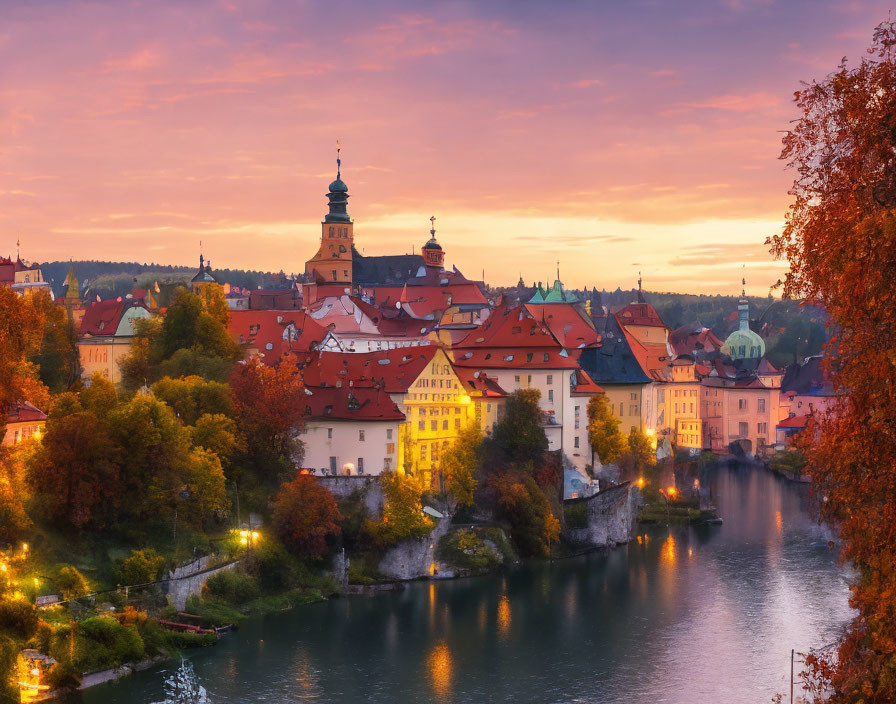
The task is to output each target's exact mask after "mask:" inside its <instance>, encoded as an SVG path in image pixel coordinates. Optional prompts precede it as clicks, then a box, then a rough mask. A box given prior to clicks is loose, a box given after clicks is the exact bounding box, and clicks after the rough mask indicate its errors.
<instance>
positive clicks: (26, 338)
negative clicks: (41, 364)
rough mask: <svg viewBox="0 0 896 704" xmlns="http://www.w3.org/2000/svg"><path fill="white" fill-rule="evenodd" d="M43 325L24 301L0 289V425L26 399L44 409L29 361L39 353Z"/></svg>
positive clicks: (45, 395) (39, 384) (36, 371)
mask: <svg viewBox="0 0 896 704" xmlns="http://www.w3.org/2000/svg"><path fill="white" fill-rule="evenodd" d="M43 322H44V321H43V320H42V318H41V317H40V316H39V315H37V314H36V312H35V310H34V309H33V308H32V307H31V305H30V303H29V301H28V299H27V298H25V297H21V296H19V295H18V294H17V293H16V292H15V291H13V290H12V289H11V288H9V287H8V286H0V424H3V425H5V423H6V413H7V411H8V410H9V407H10V406H11V405H12V404H13V403H15V402H17V401H22V400H26V399H28V400H30V401H31V402H32V403H35V404H37V405H39V406H40V407H43V408H46V401H48V400H49V396H48V393H47V390H46V387H45V386H44V384H43V383H42V382H41V381H40V378H39V369H38V368H37V366H36V365H34V364H32V363H30V362H29V359H30V358H31V357H32V356H33V355H35V354H37V353H38V351H39V350H40V343H41V341H42V339H43ZM37 396H40V398H37ZM0 427H2V426H0Z"/></svg>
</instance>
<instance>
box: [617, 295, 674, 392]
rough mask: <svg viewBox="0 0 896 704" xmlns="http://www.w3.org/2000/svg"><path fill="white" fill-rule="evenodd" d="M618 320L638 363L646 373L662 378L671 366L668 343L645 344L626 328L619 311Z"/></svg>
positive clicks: (655, 377)
mask: <svg viewBox="0 0 896 704" xmlns="http://www.w3.org/2000/svg"><path fill="white" fill-rule="evenodd" d="M633 305H648V304H633ZM616 320H617V322H618V323H619V326H620V327H621V328H622V332H623V334H625V339H626V340H627V341H628V344H629V346H630V347H631V349H632V354H634V355H635V359H637V360H638V364H640V365H641V369H643V370H644V373H645V374H647V375H648V376H650V377H652V378H654V379H661V378H662V377H663V372H664V370H665V369H666V368H667V367H668V366H669V362H670V360H669V350H668V349H667V348H666V345H653V344H645V343H643V342H641V341H640V340H638V338H636V337H635V336H634V335H632V334H631V333H630V332H629V331H628V330H626V329H625V323H624V321H622V320H621V319H620V318H619V314H618V313H617V314H616ZM638 324H641V323H638Z"/></svg>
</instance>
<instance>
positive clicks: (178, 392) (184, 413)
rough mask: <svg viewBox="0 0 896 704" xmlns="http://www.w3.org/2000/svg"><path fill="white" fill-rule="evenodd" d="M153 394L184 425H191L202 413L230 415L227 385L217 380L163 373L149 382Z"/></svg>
mask: <svg viewBox="0 0 896 704" xmlns="http://www.w3.org/2000/svg"><path fill="white" fill-rule="evenodd" d="M152 392H153V394H154V395H155V397H156V398H157V399H159V400H161V401H164V402H165V403H167V404H168V405H169V406H171V408H173V409H174V412H175V413H176V414H177V416H178V417H179V418H180V419H181V421H182V422H183V423H184V425H195V424H196V421H197V420H198V419H199V417H200V416H202V415H204V414H221V415H224V416H231V417H232V416H233V413H234V410H233V401H232V400H231V398H230V388H229V387H228V386H227V384H222V383H221V382H219V381H206V380H205V379H203V378H202V377H201V376H186V377H181V378H179V379H172V378H171V377H168V376H166V377H164V378H163V379H160V380H159V381H157V382H156V383H155V384H153V385H152Z"/></svg>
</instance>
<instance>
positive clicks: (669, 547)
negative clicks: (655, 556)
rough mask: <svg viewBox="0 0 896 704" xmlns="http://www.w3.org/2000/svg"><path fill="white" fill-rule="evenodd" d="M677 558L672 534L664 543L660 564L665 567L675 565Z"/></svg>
mask: <svg viewBox="0 0 896 704" xmlns="http://www.w3.org/2000/svg"><path fill="white" fill-rule="evenodd" d="M675 558H676V552H675V538H673V537H672V535H671V534H670V535H669V537H668V538H666V542H665V543H663V548H662V552H661V553H660V562H661V563H662V564H665V565H674V564H675Z"/></svg>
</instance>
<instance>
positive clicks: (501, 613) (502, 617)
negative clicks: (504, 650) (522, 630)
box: [498, 594, 510, 638]
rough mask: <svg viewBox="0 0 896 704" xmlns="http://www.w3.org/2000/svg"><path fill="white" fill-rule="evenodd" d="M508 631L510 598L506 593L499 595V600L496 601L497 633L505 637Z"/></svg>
mask: <svg viewBox="0 0 896 704" xmlns="http://www.w3.org/2000/svg"><path fill="white" fill-rule="evenodd" d="M509 632H510V599H508V598H507V595H506V594H502V595H501V601H499V602H498V635H499V636H500V637H501V638H506V637H507V634H508V633H509Z"/></svg>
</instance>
